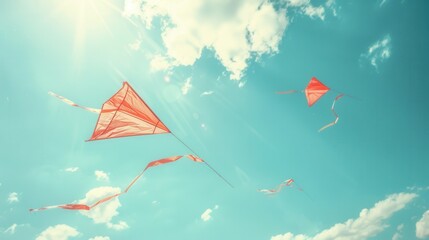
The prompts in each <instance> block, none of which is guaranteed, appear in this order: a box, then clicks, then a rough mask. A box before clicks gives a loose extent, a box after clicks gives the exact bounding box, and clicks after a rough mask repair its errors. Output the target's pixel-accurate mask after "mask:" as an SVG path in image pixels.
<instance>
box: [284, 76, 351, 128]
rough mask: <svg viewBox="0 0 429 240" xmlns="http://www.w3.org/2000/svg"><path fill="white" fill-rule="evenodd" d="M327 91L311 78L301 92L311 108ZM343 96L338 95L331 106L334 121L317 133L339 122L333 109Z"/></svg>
mask: <svg viewBox="0 0 429 240" xmlns="http://www.w3.org/2000/svg"><path fill="white" fill-rule="evenodd" d="M329 90H330V88H329V87H327V86H326V85H325V84H323V83H322V82H321V81H319V80H318V79H317V78H315V77H312V78H311V80H310V82H309V83H308V85H307V87H306V88H305V89H304V90H303V91H302V92H304V93H305V97H306V98H307V103H308V106H309V107H311V106H313V105H314V104H315V103H316V102H317V101H319V99H320V98H321V97H322V96H323V95H325V94H326V93H327V92H328V91H329ZM296 92H298V91H297V90H288V91H283V92H277V94H291V93H296ZM343 96H344V94H342V93H341V94H340V95H338V96H337V97H336V98H335V100H334V103H333V104H332V108H331V110H332V112H333V113H334V115H335V120H334V121H333V122H331V123H329V124H327V125H325V126H323V127H322V128H321V129H319V132H321V131H323V130H325V129H326V128H328V127H332V126H333V125H335V124H337V122H338V120H339V116H338V115H337V113H336V112H335V109H334V107H335V102H336V101H337V100H338V99H340V98H341V97H343Z"/></svg>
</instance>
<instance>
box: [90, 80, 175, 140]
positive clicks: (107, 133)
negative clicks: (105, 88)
mask: <svg viewBox="0 0 429 240" xmlns="http://www.w3.org/2000/svg"><path fill="white" fill-rule="evenodd" d="M160 133H171V132H170V130H169V129H168V128H167V127H166V126H165V125H164V123H162V122H161V120H160V119H159V118H158V116H156V114H155V113H154V112H153V111H152V110H151V109H150V108H149V106H148V105H147V104H146V103H145V102H144V101H143V99H141V98H140V96H139V95H138V94H137V93H136V91H134V89H133V88H132V87H131V86H130V84H128V83H127V82H124V84H123V86H122V88H121V89H120V90H119V91H118V92H117V93H116V94H115V95H113V96H112V97H111V98H110V99H109V100H107V102H105V103H104V104H103V107H102V108H101V112H100V115H99V117H98V121H97V125H96V126H95V129H94V133H93V134H92V136H91V138H90V139H89V140H90V141H93V140H102V139H109V138H120V137H130V136H138V135H150V134H160Z"/></svg>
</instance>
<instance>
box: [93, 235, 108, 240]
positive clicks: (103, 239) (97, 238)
mask: <svg viewBox="0 0 429 240" xmlns="http://www.w3.org/2000/svg"><path fill="white" fill-rule="evenodd" d="M88 240H110V237H104V236H96V237H92V238H90V239H88Z"/></svg>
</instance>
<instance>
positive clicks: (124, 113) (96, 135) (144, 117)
mask: <svg viewBox="0 0 429 240" xmlns="http://www.w3.org/2000/svg"><path fill="white" fill-rule="evenodd" d="M49 94H50V95H52V96H54V97H56V98H58V99H60V100H61V101H63V102H65V103H67V104H69V105H71V106H73V107H79V108H82V109H85V110H87V111H90V112H93V113H99V114H100V115H99V117H98V121H97V125H96V126H95V129H94V132H93V134H92V136H91V138H90V139H89V140H88V141H94V140H103V139H110V138H120V137H131V136H139V135H152V134H161V133H170V134H172V135H173V136H174V137H175V138H176V139H177V140H178V141H179V142H181V143H182V144H183V145H184V146H185V147H186V148H188V149H189V150H190V151H191V152H192V153H193V155H195V156H198V154H196V153H195V151H194V150H192V149H191V148H190V147H189V146H188V145H187V144H186V143H185V142H183V141H182V140H181V139H180V138H178V137H177V136H176V135H175V134H174V133H173V132H171V131H170V130H169V129H168V128H167V127H166V126H165V124H164V123H163V122H162V121H161V120H160V119H159V117H158V116H156V114H155V113H154V112H153V111H152V109H150V107H149V106H148V105H147V104H146V103H145V102H144V101H143V99H142V98H141V97H140V96H139V95H138V94H137V93H136V91H135V90H134V89H133V88H132V87H131V85H130V84H128V82H124V83H123V84H122V88H121V89H119V91H118V92H116V93H115V94H114V95H113V96H112V97H111V98H110V99H109V100H107V101H106V102H105V103H104V104H103V106H102V108H101V110H100V109H95V108H90V107H84V106H80V105H78V104H76V103H74V102H73V101H71V100H69V99H67V98H65V97H63V96H60V95H58V94H56V93H53V92H49ZM199 159H201V158H199ZM203 162H204V163H205V164H206V165H207V166H208V167H209V168H210V169H211V170H213V172H214V173H216V174H217V175H218V176H219V177H220V178H222V179H223V180H224V181H225V182H226V183H227V184H228V185H230V186H231V187H233V186H232V185H231V183H229V182H228V181H227V180H226V179H225V178H224V177H223V176H222V175H220V174H219V173H218V172H217V171H216V170H215V169H214V168H212V167H211V166H210V165H209V164H208V163H207V162H206V161H203Z"/></svg>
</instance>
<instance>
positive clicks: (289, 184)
mask: <svg viewBox="0 0 429 240" xmlns="http://www.w3.org/2000/svg"><path fill="white" fill-rule="evenodd" d="M294 183H295V180H293V179H292V178H290V179H287V180H285V181H283V182H282V183H280V184H279V185H278V186H277V188H275V189H258V192H261V193H265V194H267V195H272V194H276V193H278V192H280V191H281V190H282V189H283V188H284V187H292V184H294ZM300 190H301V189H300Z"/></svg>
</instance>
